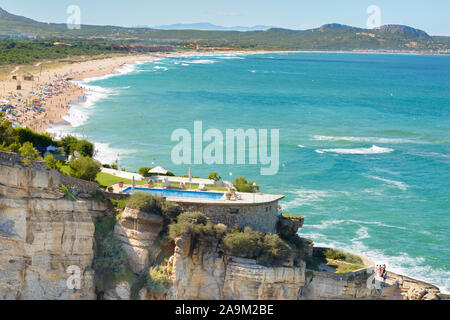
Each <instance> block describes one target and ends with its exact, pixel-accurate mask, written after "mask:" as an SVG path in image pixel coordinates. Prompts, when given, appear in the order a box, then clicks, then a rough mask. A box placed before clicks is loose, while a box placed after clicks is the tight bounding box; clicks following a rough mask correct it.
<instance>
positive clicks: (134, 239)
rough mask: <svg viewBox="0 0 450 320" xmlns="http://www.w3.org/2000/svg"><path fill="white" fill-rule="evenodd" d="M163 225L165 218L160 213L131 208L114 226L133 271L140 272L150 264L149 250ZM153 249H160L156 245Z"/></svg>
mask: <svg viewBox="0 0 450 320" xmlns="http://www.w3.org/2000/svg"><path fill="white" fill-rule="evenodd" d="M163 227H164V218H163V217H161V216H159V215H155V214H149V213H146V212H142V211H139V210H134V209H130V208H126V209H125V211H124V212H123V213H122V217H121V219H120V221H119V222H118V223H117V224H116V226H115V227H114V233H115V234H116V236H117V237H118V238H119V239H120V241H122V247H123V248H124V250H125V251H126V253H127V254H128V257H129V258H130V267H131V269H132V270H133V272H135V273H139V272H141V271H142V270H144V269H145V268H146V267H148V266H149V263H150V251H149V250H151V249H152V248H151V247H152V245H153V244H154V241H155V240H156V239H157V238H158V236H159V233H160V232H161V230H162V229H163ZM153 249H155V250H160V249H159V248H156V246H155V248H153ZM155 254H157V253H155Z"/></svg>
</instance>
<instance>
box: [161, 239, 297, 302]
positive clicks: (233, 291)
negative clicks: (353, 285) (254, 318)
mask: <svg viewBox="0 0 450 320" xmlns="http://www.w3.org/2000/svg"><path fill="white" fill-rule="evenodd" d="M169 263H171V264H172V267H173V278H172V280H173V287H172V288H171V291H170V295H169V296H170V298H172V299H193V300H199V299H200V300H201V299H216V300H221V299H229V300H234V299H236V300H237V299H243V300H246V299H260V300H263V299H267V300H275V299H291V300H292V299H294V300H295V299H298V294H299V292H300V289H301V287H302V286H303V285H304V283H305V264H304V263H303V264H301V265H300V266H299V267H264V266H261V265H258V264H256V261H255V260H250V259H242V258H237V257H227V256H226V255H225V254H224V253H223V251H222V249H221V247H220V244H219V243H218V241H217V239H215V238H213V237H212V238H202V239H201V240H196V239H194V238H193V237H190V236H187V237H180V238H177V239H176V241H175V254H174V256H173V257H172V258H171V260H170V261H169Z"/></svg>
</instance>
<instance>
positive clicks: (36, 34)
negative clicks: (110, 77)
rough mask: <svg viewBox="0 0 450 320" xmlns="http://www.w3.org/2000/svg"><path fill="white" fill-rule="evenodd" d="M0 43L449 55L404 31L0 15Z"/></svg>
mask: <svg viewBox="0 0 450 320" xmlns="http://www.w3.org/2000/svg"><path fill="white" fill-rule="evenodd" d="M0 37H16V38H17V37H18V38H25V39H28V38H31V39H46V38H58V39H82V40H101V41H109V42H120V43H131V42H141V43H145V44H172V45H180V46H185V45H199V46H206V47H232V48H238V49H273V50H410V51H432V52H442V53H449V52H450V40H449V39H450V38H449V37H434V36H430V35H428V34H427V33H425V32H424V31H422V30H418V29H414V28H411V27H407V26H402V25H387V26H382V27H381V28H378V29H363V28H356V27H351V26H345V25H341V24H327V25H324V26H322V27H320V28H315V29H310V30H304V31H297V30H288V29H280V28H272V29H269V30H266V31H247V32H239V31H200V30H158V29H150V28H125V27H115V26H93V25H82V26H81V29H79V30H69V29H68V28H67V27H66V25H65V24H57V23H43V22H38V21H35V20H32V19H28V18H25V17H21V16H17V15H13V14H11V13H8V12H7V11H5V10H2V9H0Z"/></svg>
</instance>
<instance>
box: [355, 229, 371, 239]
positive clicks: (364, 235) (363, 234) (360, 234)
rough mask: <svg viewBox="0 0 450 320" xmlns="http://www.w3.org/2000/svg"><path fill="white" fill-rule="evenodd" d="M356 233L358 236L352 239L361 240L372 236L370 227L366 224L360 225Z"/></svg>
mask: <svg viewBox="0 0 450 320" xmlns="http://www.w3.org/2000/svg"><path fill="white" fill-rule="evenodd" d="M356 235H357V237H356V238H353V239H352V240H351V241H360V240H364V239H368V238H370V235H369V229H368V228H367V227H364V226H360V228H359V229H358V231H356Z"/></svg>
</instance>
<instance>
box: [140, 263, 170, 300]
mask: <svg viewBox="0 0 450 320" xmlns="http://www.w3.org/2000/svg"><path fill="white" fill-rule="evenodd" d="M169 286H170V277H169V275H168V274H167V272H165V270H164V269H163V268H162V267H161V266H157V267H153V268H150V270H149V273H148V278H147V283H146V288H147V290H148V293H149V294H150V295H151V296H152V297H153V298H160V297H162V296H163V295H164V294H166V293H167V290H168V289H169Z"/></svg>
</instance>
